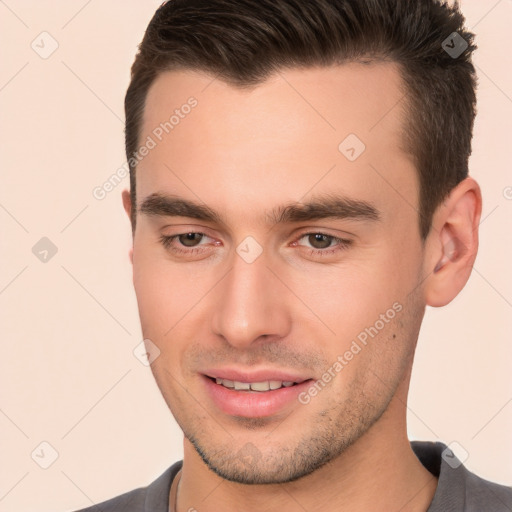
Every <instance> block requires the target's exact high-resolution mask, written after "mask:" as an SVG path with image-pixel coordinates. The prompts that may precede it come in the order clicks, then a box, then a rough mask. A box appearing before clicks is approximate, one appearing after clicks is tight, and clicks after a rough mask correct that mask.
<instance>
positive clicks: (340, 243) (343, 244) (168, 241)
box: [160, 231, 352, 257]
mask: <svg viewBox="0 0 512 512" xmlns="http://www.w3.org/2000/svg"><path fill="white" fill-rule="evenodd" d="M189 233H193V234H196V235H203V236H206V237H208V235H207V234H206V233H201V232H199V231H187V232H186V233H178V234H177V235H170V236H169V235H161V236H160V242H161V244H162V245H163V246H164V248H165V249H167V250H171V251H172V252H174V253H176V254H184V255H188V256H193V255H196V254H197V253H199V252H202V251H203V249H201V248H200V247H191V248H189V249H182V248H179V247H174V246H173V245H172V242H173V241H174V240H176V239H177V238H178V237H180V236H182V235H187V234H189ZM311 235H322V236H325V237H327V238H329V239H330V240H331V241H332V242H337V245H335V246H334V247H335V248H334V249H331V248H327V249H312V248H309V249H310V250H309V255H310V256H320V257H322V256H330V255H332V254H335V253H338V252H341V251H344V250H346V249H348V248H349V247H350V245H351V244H352V240H347V239H345V238H339V237H336V236H333V235H329V234H327V233H322V232H321V231H310V232H307V233H302V234H301V235H300V236H299V238H297V239H296V241H295V242H292V243H293V244H296V243H297V242H298V241H299V240H302V239H303V238H305V237H307V236H311Z"/></svg>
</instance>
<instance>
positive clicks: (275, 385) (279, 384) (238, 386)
mask: <svg viewBox="0 0 512 512" xmlns="http://www.w3.org/2000/svg"><path fill="white" fill-rule="evenodd" d="M206 377H208V378H209V379H210V380H211V381H212V382H215V384H219V385H220V386H224V387H225V388H227V389H231V390H234V391H248V392H251V391H255V392H257V393H265V392H267V391H275V390H276V389H281V388H291V387H292V386H296V385H297V384H301V383H302V382H305V381H300V382H293V381H288V380H287V381H282V380H265V381H261V382H241V381H237V380H229V379H221V378H219V377H209V376H208V375H207V376H206ZM308 380H311V379H308Z"/></svg>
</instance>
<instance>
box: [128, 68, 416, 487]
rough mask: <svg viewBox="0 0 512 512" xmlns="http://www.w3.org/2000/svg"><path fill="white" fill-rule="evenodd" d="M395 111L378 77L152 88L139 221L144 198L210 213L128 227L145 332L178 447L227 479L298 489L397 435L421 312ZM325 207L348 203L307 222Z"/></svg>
mask: <svg viewBox="0 0 512 512" xmlns="http://www.w3.org/2000/svg"><path fill="white" fill-rule="evenodd" d="M191 96H193V97H194V98H195V99H196V100H197V105H196V106H194V108H192V109H188V108H186V109H183V110H180V113H181V115H180V120H179V122H178V123H177V124H175V125H174V127H173V129H172V130H169V133H168V134H166V133H165V132H164V133H163V136H162V137H161V138H162V140H161V141H158V139H157V138H156V137H155V135H154V134H155V131H154V130H155V129H156V128H157V127H158V126H159V125H160V123H162V122H165V121H167V120H168V119H169V117H170V115H171V114H172V113H173V112H174V111H175V109H180V107H181V106H182V105H183V104H185V103H187V99H188V98H190V97H191ZM402 97H403V92H401V90H400V81H399V75H398V72H397V68H396V67H395V66H394V65H393V64H390V63H388V64H375V65H361V64H349V65H343V66H339V67H332V68H315V69H307V70H286V71H282V72H280V73H279V74H276V75H274V76H272V78H271V79H270V80H268V81H266V82H265V83H263V84H261V85H259V86H258V87H256V88H254V89H252V90H241V89H237V88H234V87H231V86H229V85H227V84H226V83H224V82H221V81H220V80H213V81H212V77H209V76H206V75H203V74H199V73H196V72H191V71H189V72H167V73H164V74H162V75H161V76H160V77H159V78H158V79H157V80H156V81H155V83H154V84H153V85H152V87H151V89H150V91H149V94H148V97H147V102H146V108H145V114H144V121H143V127H142V132H141V135H140V141H141V143H144V141H146V140H147V137H148V136H150V137H151V138H152V139H154V140H155V142H156V143H157V144H156V147H154V148H153V149H151V150H150V151H149V154H148V155H147V156H146V157H145V158H144V159H143V160H142V161H141V162H140V163H139V166H138V169H137V207H138V208H140V206H141V205H142V204H143V203H145V202H146V204H148V201H147V200H148V198H149V197H150V196H151V195H152V194H159V195H160V196H168V197H172V199H180V200H182V201H186V202H193V203H196V204H198V205H201V206H202V207H203V209H207V210H208V212H210V213H211V212H215V213H216V216H211V215H210V216H209V217H207V216H204V215H203V216H196V215H195V213H193V212H191V211H190V209H185V208H184V206H183V204H184V203H180V204H178V205H177V206H176V205H175V206H174V207H173V208H172V209H171V208H169V209H167V210H166V211H167V213H173V215H165V216H164V215H156V214H155V211H156V210H158V208H157V207H156V206H158V205H157V202H156V201H153V209H152V210H151V211H152V212H153V214H150V210H149V209H147V211H146V213H141V212H139V211H138V212H137V227H136V232H135V237H134V252H133V270H134V286H135V291H136V295H137V300H138V305H139V312H140V318H141V325H142V331H143V335H144V338H147V339H149V340H151V342H152V343H153V344H154V345H156V346H157V347H158V349H159V350H160V355H159V357H157V358H156V359H155V361H154V362H153V364H152V366H151V367H152V371H153V373H154V376H155V378H156V381H157V383H158V386H159V388H160V390H161V391H162V394H163V396H164V398H165V400H166V402H167V404H168V406H169V407H170V409H171V411H172V413H173V415H174V416H175V418H176V420H177V422H178V423H179V425H180V427H181V428H182V430H183V432H184V434H185V437H186V439H187V440H188V441H189V442H190V443H192V445H193V446H194V447H195V448H196V450H197V452H198V453H199V454H200V455H201V457H202V458H203V460H204V461H205V462H206V463H207V464H208V466H209V467H210V468H211V469H212V470H214V471H215V472H216V473H217V474H219V475H220V476H222V477H224V478H226V479H229V480H233V481H238V482H241V483H271V482H274V483H277V482H285V481H289V480H293V479H297V478H299V477H301V476H303V475H306V474H309V473H311V472H312V471H314V470H315V469H317V468H318V467H320V466H322V465H323V464H325V463H327V462H328V461H330V460H332V459H333V458H334V457H336V456H338V455H340V454H342V453H343V451H344V450H345V449H346V448H347V447H348V446H350V445H353V444H354V443H355V441H357V440H358V439H360V438H362V437H361V436H363V434H365V433H366V432H367V431H368V429H369V428H370V427H372V425H373V429H374V430H375V429H377V428H378V425H382V424H384V423H386V418H387V419H388V420H389V421H388V424H389V425H391V426H392V425H396V421H398V420H397V418H396V417H395V416H396V414H397V413H396V411H397V410H398V409H397V408H393V404H394V403H395V402H396V400H398V398H396V396H395V392H396V391H397V389H398V390H403V389H406V388H407V385H408V373H409V368H410V365H411V364H412V356H413V353H414V346H415V343H416V340H417V335H418V331H419V327H420V323H421V319H422V316H423V313H424V300H423V297H422V289H421V280H422V258H423V252H422V245H421V241H420V237H419V229H418V213H417V208H418V181H417V175H416V170H415V168H414V166H413V164H412V162H411V160H410V158H409V157H408V155H406V154H405V153H404V152H403V150H402V149H401V148H400V144H401V140H402V139H401V134H400V130H401V126H402V122H403V121H402V119H403V118H402V116H403V111H402V102H400V100H401V98H402ZM185 111H187V112H189V113H188V114H185V113H184V112H185ZM160 132H161V130H160V131H157V133H160ZM350 134H355V136H356V137H357V138H355V137H354V136H353V135H352V136H350V137H349V138H348V139H347V141H346V142H344V143H343V144H341V146H340V143H342V142H343V141H344V140H345V139H346V138H347V137H348V136H349V135H350ZM358 139H359V141H358ZM360 141H361V142H362V143H364V145H365V146H366V148H365V149H364V151H362V152H361V150H362V149H363V146H362V145H361V142H360ZM328 200H331V201H333V200H345V202H346V201H347V200H348V201H352V202H351V203H350V202H349V203H348V205H347V204H346V203H345V205H344V206H343V204H342V205H341V206H340V207H338V208H335V206H334V204H333V203H332V202H331V203H330V204H329V205H328V208H327V209H324V210H322V209H321V208H320V213H318V214H317V213H315V212H316V210H313V208H308V207H306V204H307V203H316V205H317V206H319V204H321V203H323V202H326V201H328ZM155 205H156V206H155ZM290 205H293V206H295V210H293V211H292V210H290V209H289V208H288V209H286V208H285V207H287V206H290ZM160 206H161V203H160ZM163 209H164V208H160V209H159V211H162V210H163ZM334 211H336V212H337V213H339V215H338V216H331V217H329V216H326V212H327V213H329V212H330V213H331V214H332V212H334ZM286 212H288V213H289V215H286ZM203 213H204V211H203ZM281 213H285V215H282V216H280V214H281ZM312 213H315V214H314V215H312ZM280 217H281V218H280ZM187 233H190V234H188V235H187ZM194 233H195V234H194ZM175 235H176V236H175ZM178 235H181V236H178ZM162 236H167V237H172V236H175V238H173V239H171V240H170V242H169V243H168V244H167V246H166V245H165V244H164V243H162V241H161V237H162ZM149 350H150V352H151V350H152V349H151V347H150V348H149ZM337 363H338V364H337ZM215 378H217V379H221V378H222V379H224V380H222V381H220V383H217V381H216V380H215ZM230 381H239V382H240V383H242V384H238V383H236V386H237V387H238V388H246V387H248V385H247V383H248V382H252V383H261V384H259V385H255V386H254V387H255V388H258V389H262V390H264V389H266V388H267V387H272V388H274V387H280V389H269V390H268V391H256V390H249V391H248V390H246V389H238V390H235V389H231V388H230V387H231V386H233V385H235V384H234V383H233V382H230ZM283 381H285V382H286V383H287V385H286V386H284V387H282V382H283ZM289 382H297V383H298V384H295V385H293V386H288V384H289ZM315 383H316V384H315ZM315 390H316V391H315ZM402 399H403V397H402ZM393 411H394V412H393ZM400 414H402V412H400ZM393 415H395V416H393ZM378 420H379V421H378ZM188 441H187V442H188Z"/></svg>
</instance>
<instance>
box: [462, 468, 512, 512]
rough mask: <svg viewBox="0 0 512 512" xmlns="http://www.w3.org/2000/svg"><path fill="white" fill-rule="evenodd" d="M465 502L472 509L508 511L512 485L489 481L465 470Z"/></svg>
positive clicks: (510, 508) (511, 507) (510, 507)
mask: <svg viewBox="0 0 512 512" xmlns="http://www.w3.org/2000/svg"><path fill="white" fill-rule="evenodd" d="M466 471H467V470H466ZM466 502H467V503H468V505H469V504H470V505H471V506H472V507H473V509H474V510H488V511H504V512H505V511H510V510H512V487H508V486H506V485H500V484H497V483H494V482H490V481H488V480H485V479H483V478H480V477H479V476H477V475H475V474H474V473H471V472H470V471H467V475H466Z"/></svg>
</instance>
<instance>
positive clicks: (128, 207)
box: [122, 189, 133, 265]
mask: <svg viewBox="0 0 512 512" xmlns="http://www.w3.org/2000/svg"><path fill="white" fill-rule="evenodd" d="M122 196H123V207H124V211H125V212H126V214H127V215H128V219H130V225H132V200H131V198H130V191H129V190H128V189H124V190H123V192H122ZM132 229H133V226H132ZM132 241H133V237H132ZM128 255H129V257H130V261H131V263H132V265H133V243H132V247H131V249H130V251H129V253H128Z"/></svg>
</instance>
